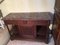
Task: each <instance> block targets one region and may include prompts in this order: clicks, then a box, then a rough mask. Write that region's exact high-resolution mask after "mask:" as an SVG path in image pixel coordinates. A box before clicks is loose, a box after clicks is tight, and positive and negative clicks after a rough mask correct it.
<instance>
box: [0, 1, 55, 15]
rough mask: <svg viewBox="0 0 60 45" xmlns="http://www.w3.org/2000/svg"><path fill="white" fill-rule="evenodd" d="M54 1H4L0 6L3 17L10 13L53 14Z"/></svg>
mask: <svg viewBox="0 0 60 45" xmlns="http://www.w3.org/2000/svg"><path fill="white" fill-rule="evenodd" d="M54 3H55V0H5V1H4V2H3V3H2V4H0V6H1V10H2V12H3V15H4V16H6V15H7V14H8V13H10V12H49V11H50V12H54V10H53V8H54Z"/></svg>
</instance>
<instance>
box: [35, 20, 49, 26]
mask: <svg viewBox="0 0 60 45" xmlns="http://www.w3.org/2000/svg"><path fill="white" fill-rule="evenodd" d="M35 24H36V25H48V24H49V21H48V20H37V21H35Z"/></svg>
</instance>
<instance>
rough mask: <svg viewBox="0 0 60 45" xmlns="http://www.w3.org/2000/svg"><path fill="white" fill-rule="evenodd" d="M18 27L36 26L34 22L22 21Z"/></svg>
mask: <svg viewBox="0 0 60 45" xmlns="http://www.w3.org/2000/svg"><path fill="white" fill-rule="evenodd" d="M18 25H22V26H32V25H34V22H33V21H32V20H20V21H18Z"/></svg>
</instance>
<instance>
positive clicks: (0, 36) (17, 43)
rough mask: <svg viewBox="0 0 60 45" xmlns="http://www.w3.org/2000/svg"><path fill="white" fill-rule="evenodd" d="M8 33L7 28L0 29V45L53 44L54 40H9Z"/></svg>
mask: <svg viewBox="0 0 60 45" xmlns="http://www.w3.org/2000/svg"><path fill="white" fill-rule="evenodd" d="M9 38H10V36H9V33H8V30H7V28H5V29H0V45H54V40H53V38H51V40H50V43H49V44H45V43H44V42H37V41H28V40H13V41H11V40H10V41H9Z"/></svg>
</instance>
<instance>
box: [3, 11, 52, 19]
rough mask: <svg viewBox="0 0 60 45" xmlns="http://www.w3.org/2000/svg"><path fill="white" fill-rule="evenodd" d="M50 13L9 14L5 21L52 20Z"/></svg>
mask: <svg viewBox="0 0 60 45" xmlns="http://www.w3.org/2000/svg"><path fill="white" fill-rule="evenodd" d="M51 19H52V13H50V12H30V13H9V14H8V15H7V16H5V17H4V18H3V20H51Z"/></svg>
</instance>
